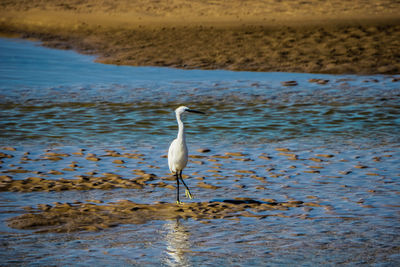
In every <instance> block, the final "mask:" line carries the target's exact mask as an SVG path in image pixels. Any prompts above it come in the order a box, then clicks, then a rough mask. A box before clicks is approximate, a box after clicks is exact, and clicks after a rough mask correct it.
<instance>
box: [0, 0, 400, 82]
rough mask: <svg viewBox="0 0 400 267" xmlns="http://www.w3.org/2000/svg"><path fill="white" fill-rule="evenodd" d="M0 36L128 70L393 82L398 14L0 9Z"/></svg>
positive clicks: (220, 5)
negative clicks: (350, 76)
mask: <svg viewBox="0 0 400 267" xmlns="http://www.w3.org/2000/svg"><path fill="white" fill-rule="evenodd" d="M0 7H1V10H0V17H1V20H0V32H1V33H2V34H3V35H9V36H10V35H13V36H19V37H24V38H34V39H39V40H42V41H43V42H44V45H46V46H50V47H56V48H63V49H75V50H77V51H79V52H82V53H87V54H96V55H98V56H99V57H98V61H99V62H103V63H109V64H122V65H135V66H139V65H140V66H169V67H176V68H188V69H193V68H201V69H229V70H247V71H288V72H314V73H358V74H373V73H385V74H397V73H399V72H400V38H399V35H398V33H399V32H400V16H399V15H398V14H400V4H399V3H398V1H393V0H380V1H367V2H365V1H351V3H348V2H347V1H317V0H310V1H246V2H243V1H222V0H221V1H201V2H196V1H195V2H190V1H182V0H173V1H161V2H158V3H157V2H148V1H127V0H126V1H124V0H123V1H118V2H113V1H98V0H91V1H85V2H80V1H73V0H67V1H40V2H36V1H35V2H29V1H28V2H14V1H9V2H6V1H2V2H1V3H0Z"/></svg>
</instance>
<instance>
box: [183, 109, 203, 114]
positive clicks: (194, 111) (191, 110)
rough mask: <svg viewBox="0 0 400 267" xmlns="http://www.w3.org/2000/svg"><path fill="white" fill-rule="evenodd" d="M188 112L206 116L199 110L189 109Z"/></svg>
mask: <svg viewBox="0 0 400 267" xmlns="http://www.w3.org/2000/svg"><path fill="white" fill-rule="evenodd" d="M186 111H188V112H193V113H199V114H206V113H204V112H203V111H198V110H194V109H187V110H186Z"/></svg>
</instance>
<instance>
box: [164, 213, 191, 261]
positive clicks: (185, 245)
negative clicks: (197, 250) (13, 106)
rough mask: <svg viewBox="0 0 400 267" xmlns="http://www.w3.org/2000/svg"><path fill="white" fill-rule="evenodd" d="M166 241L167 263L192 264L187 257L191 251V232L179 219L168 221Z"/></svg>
mask: <svg viewBox="0 0 400 267" xmlns="http://www.w3.org/2000/svg"><path fill="white" fill-rule="evenodd" d="M164 228H165V230H166V235H165V241H166V244H167V248H166V257H165V259H164V261H165V264H167V265H168V266H191V264H190V261H189V259H188V257H187V252H189V251H190V247H191V244H190V233H189V232H188V231H187V229H186V227H185V226H184V225H183V224H181V223H180V222H179V219H176V220H174V221H167V223H166V224H165V225H164Z"/></svg>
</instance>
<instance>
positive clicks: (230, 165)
mask: <svg viewBox="0 0 400 267" xmlns="http://www.w3.org/2000/svg"><path fill="white" fill-rule="evenodd" d="M21 149H22V148H20V147H19V148H14V147H2V148H1V151H2V152H1V153H0V158H1V164H2V166H3V168H2V170H1V175H0V190H1V191H3V192H6V191H10V192H24V193H29V192H34V193H33V194H41V192H42V193H43V192H44V193H45V192H49V193H52V192H58V193H57V194H60V192H67V191H83V192H84V195H85V196H90V193H89V191H96V190H97V191H99V190H100V191H105V192H112V191H111V190H118V189H129V190H128V191H129V192H130V194H132V195H136V194H139V192H143V191H148V192H150V193H151V194H157V193H155V192H158V193H161V194H162V195H163V196H165V195H166V194H167V196H168V198H170V199H171V201H170V202H169V201H167V202H165V201H153V203H151V202H150V203H149V201H147V200H145V201H144V203H136V202H134V201H131V200H128V199H124V198H122V199H119V200H118V201H115V199H114V200H113V201H108V200H107V198H105V199H104V200H102V199H86V200H85V201H82V200H73V201H67V202H65V201H63V202H54V203H43V202H39V204H37V205H30V206H26V207H24V210H25V211H24V212H22V214H21V215H19V216H16V217H12V218H10V219H9V220H8V225H9V226H10V227H12V228H16V229H31V230H35V231H37V232H75V231H99V230H102V229H106V228H110V227H115V226H118V225H121V224H145V223H147V222H149V221H152V220H172V219H178V218H182V219H189V218H191V219H194V220H196V221H200V222H203V223H208V222H209V221H210V220H214V219H228V220H240V218H243V217H252V218H255V219H260V220H261V219H265V218H267V217H271V216H273V217H274V216H278V217H282V218H290V219H295V220H305V219H309V220H313V219H317V218H323V217H325V216H334V217H335V216H339V217H340V218H342V216H345V217H343V219H346V218H347V219H351V218H353V217H354V218H353V219H357V218H358V215H357V213H352V215H351V216H350V217H346V216H348V215H345V214H344V213H343V210H342V209H343V208H342V207H340V206H341V205H342V204H341V203H340V202H342V200H341V201H338V200H328V198H330V197H327V196H325V194H328V195H329V193H321V194H322V195H324V196H322V195H318V193H317V194H316V195H311V194H308V195H303V194H300V195H298V196H296V195H297V194H296V193H293V192H295V191H298V190H300V191H301V190H302V189H301V188H302V187H303V186H305V185H301V184H302V183H303V182H305V181H307V180H309V179H310V182H311V185H312V187H314V186H316V185H317V187H318V184H320V185H321V186H323V185H325V186H327V187H329V186H332V185H335V186H337V188H336V189H335V190H340V191H343V190H345V191H348V192H349V194H345V195H349V197H343V199H345V200H347V201H349V202H350V203H353V204H352V205H354V203H356V205H359V207H361V208H362V209H365V212H367V213H369V212H368V211H370V212H373V211H374V210H376V209H377V208H378V207H380V206H384V205H385V203H381V202H380V200H379V195H380V194H381V193H380V191H381V190H382V189H378V188H377V187H374V186H371V184H369V185H367V187H366V188H363V189H360V190H361V191H364V192H363V195H365V196H363V197H362V198H360V196H361V195H360V192H358V193H357V191H359V190H358V189H356V188H358V186H357V185H351V180H347V179H346V177H349V176H353V177H354V176H355V177H364V178H363V179H366V180H368V181H369V180H371V181H372V180H375V179H377V180H378V181H379V180H385V181H386V180H388V181H387V182H390V181H389V180H390V179H388V178H385V174H384V173H385V172H386V171H387V169H385V168H387V167H388V166H391V165H390V164H391V162H392V161H393V160H396V159H395V156H393V153H391V152H375V153H374V154H372V155H370V156H368V157H367V158H365V159H364V160H361V159H360V157H359V156H354V155H352V153H350V155H346V154H347V153H348V152H345V151H344V152H339V151H338V150H330V149H323V150H321V149H319V150H316V151H319V152H316V151H315V152H313V151H310V152H311V153H309V152H306V151H304V150H303V149H301V150H297V149H294V150H293V149H292V148H290V147H275V148H274V149H273V150H270V151H269V152H268V153H260V154H255V155H254V154H252V155H249V154H247V153H243V152H239V151H231V152H221V151H220V152H217V151H212V150H211V151H210V150H209V149H197V152H193V154H192V155H191V156H190V162H189V164H190V165H192V168H193V167H194V168H195V170H192V171H191V172H190V173H188V175H184V178H185V179H187V182H188V183H189V185H190V187H191V188H192V190H194V192H200V194H201V195H203V197H201V196H200V197H199V198H195V199H193V200H189V199H187V200H184V202H185V203H183V204H180V205H178V204H176V203H174V202H173V199H174V194H175V190H176V188H175V179H174V177H173V176H170V175H167V174H166V173H164V171H163V170H161V169H160V167H157V166H153V165H149V163H148V162H147V158H148V155H146V154H147V153H137V152H135V153H128V152H124V151H116V150H109V149H105V150H104V151H103V152H104V153H102V155H95V154H93V153H91V151H86V149H78V150H77V151H76V152H72V153H71V152H70V151H62V150H60V149H56V150H55V151H52V150H50V149H46V150H45V152H43V153H40V154H38V153H35V152H33V151H32V152H33V153H31V152H29V151H25V152H24V151H22V150H21ZM61 149H62V148H61ZM305 152H306V153H308V155H307V154H305ZM151 154H153V153H151ZM349 156H350V157H349ZM165 157H166V155H161V156H160V160H161V161H163V160H165ZM91 162H93V163H94V164H95V166H96V168H97V169H113V173H98V172H97V171H93V169H92V168H93V166H92V164H91ZM277 163H279V164H277ZM338 164H339V165H338ZM387 164H389V165H387ZM132 165H135V166H136V169H133V170H132ZM237 165H238V166H240V168H239V167H238V166H237ZM196 166H197V167H196ZM235 166H236V167H235ZM338 166H341V167H339V168H338ZM392 166H393V165H392ZM200 169H201V170H202V171H199V170H200ZM153 172H154V173H153ZM199 172H200V173H199ZM160 173H161V174H162V175H160ZM201 173H203V174H201ZM203 175H204V176H203ZM389 175H390V174H389ZM69 177H73V178H69ZM368 177H370V178H368ZM303 179H304V181H303ZM246 181H248V182H246ZM249 181H251V182H249ZM306 183H309V182H308V181H307V182H306ZM368 183H369V182H368ZM275 184H276V185H279V189H278V190H280V191H282V190H283V191H288V192H292V193H287V194H288V195H291V196H290V197H289V196H287V200H285V201H282V200H276V199H273V198H266V196H268V195H271V188H273V187H274V186H275ZM309 186H310V185H309ZM236 191H238V192H241V194H239V195H244V196H241V197H239V196H238V195H237V193H235V192H236ZM250 191H252V192H253V193H249V192H250ZM245 192H247V193H245ZM343 192H344V191H343ZM221 193H222V194H221ZM104 194H107V193H104ZM114 194H118V193H114ZM205 195H208V196H210V195H215V196H216V197H217V198H216V199H211V200H205V199H204V196H205ZM221 195H223V196H224V197H225V198H218V196H221ZM246 195H254V196H258V198H257V197H256V198H248V197H245V196H246ZM272 195H274V194H272ZM262 196H264V197H262ZM103 198H104V196H103ZM316 214H318V215H316Z"/></svg>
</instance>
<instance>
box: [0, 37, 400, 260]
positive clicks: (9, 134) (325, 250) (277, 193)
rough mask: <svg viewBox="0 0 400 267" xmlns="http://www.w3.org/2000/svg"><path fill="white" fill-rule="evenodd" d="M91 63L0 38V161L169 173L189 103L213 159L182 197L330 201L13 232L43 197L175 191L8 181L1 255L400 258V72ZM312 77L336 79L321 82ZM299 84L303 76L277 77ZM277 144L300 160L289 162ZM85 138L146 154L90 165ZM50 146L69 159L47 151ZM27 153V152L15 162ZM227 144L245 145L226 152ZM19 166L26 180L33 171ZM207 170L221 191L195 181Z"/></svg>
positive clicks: (191, 141)
mask: <svg viewBox="0 0 400 267" xmlns="http://www.w3.org/2000/svg"><path fill="white" fill-rule="evenodd" d="M93 60H94V58H93V57H89V56H82V55H79V54H76V53H74V52H71V51H59V50H52V49H47V48H43V47H41V46H39V45H38V44H37V43H33V42H27V41H21V40H13V39H0V129H1V131H0V138H1V139H0V146H1V147H3V148H7V147H13V148H15V149H16V151H10V150H7V149H3V150H1V152H3V153H6V154H9V155H12V156H13V157H12V158H4V159H2V163H1V169H0V171H2V172H3V173H4V174H6V173H7V170H9V169H15V168H23V169H28V170H31V171H38V172H42V173H48V172H49V171H50V170H62V169H63V168H65V167H66V166H67V165H68V164H70V163H71V162H76V163H77V164H78V165H79V166H80V168H79V169H78V170H75V171H69V172H67V171H63V174H62V175H50V177H48V178H49V179H59V178H68V179H71V178H74V177H75V176H76V175H82V174H83V173H85V172H88V171H97V172H99V173H104V172H106V173H118V174H120V175H121V176H123V177H125V178H130V177H132V176H133V174H132V170H133V169H139V168H140V169H142V170H145V171H147V172H151V173H154V174H156V175H157V176H158V177H160V179H163V177H166V176H168V168H167V163H166V159H165V157H163V156H165V154H166V151H167V149H168V146H169V143H170V141H172V139H173V138H174V137H175V135H176V131H177V125H176V121H175V117H174V113H173V110H174V109H175V108H176V107H177V106H179V105H182V104H184V105H187V106H190V107H192V108H196V109H198V110H202V111H205V112H206V113H207V114H206V115H205V116H201V115H191V114H190V115H188V116H186V117H185V118H184V121H185V125H186V130H187V138H188V146H189V149H190V153H191V154H192V155H205V156H206V157H205V158H203V159H201V160H196V159H192V160H191V161H190V162H189V164H188V167H187V169H185V173H186V174H187V175H189V176H190V177H189V178H188V179H187V183H188V184H189V186H190V187H191V188H192V191H193V193H194V195H195V196H196V198H195V199H194V200H185V201H212V200H223V199H233V198H237V197H248V198H252V199H256V200H260V199H267V198H268V199H269V198H273V199H276V200H278V201H287V200H301V201H304V202H306V201H310V200H313V201H314V202H317V203H319V204H321V207H313V208H310V207H303V208H296V209H289V210H288V211H284V212H282V211H280V212H279V214H278V213H276V214H271V215H274V216H271V217H266V218H264V219H257V218H252V217H240V218H236V219H233V220H232V219H230V220H227V219H226V220H223V219H218V220H210V221H196V220H192V219H189V220H179V219H177V220H176V221H151V222H148V223H147V224H145V225H119V226H117V227H115V228H110V229H105V230H102V231H99V232H95V233H93V232H77V233H68V234H39V233H35V232H34V231H32V230H15V229H11V228H9V227H8V226H7V219H8V218H11V217H14V216H17V215H19V214H22V213H24V212H25V211H24V209H23V207H25V206H35V205H37V204H42V203H48V204H51V203H53V202H73V201H87V200H93V199H97V200H102V201H104V202H105V203H107V202H112V201H116V200H120V199H129V200H131V201H134V202H139V203H153V202H155V201H168V202H171V201H173V200H174V198H175V191H174V190H171V189H168V188H162V189H160V188H153V187H151V188H150V187H149V188H144V189H142V190H136V189H132V190H124V189H118V190H105V191H103V190H90V191H63V192H31V193H16V192H0V211H1V214H0V219H1V225H0V230H1V233H2V234H1V243H0V245H1V247H2V248H1V250H0V263H1V264H5V265H7V264H18V265H25V264H32V265H85V266H87V265H135V264H138V265H140V264H142V265H144V264H152V265H165V266H199V265H202V266H203V265H211V266H221V265H229V266H232V265H235V264H237V265H242V266H244V265H246V266H249V265H259V266H266V265H281V264H286V265H326V264H331V265H336V264H351V265H357V264H376V265H379V266H389V265H394V264H396V263H397V264H399V263H400V237H399V230H400V227H399V219H400V213H399V212H400V209H399V207H400V195H399V194H400V191H399V178H400V172H399V169H400V160H399V156H400V150H399V141H400V135H399V133H400V116H399V114H400V109H399V108H400V101H399V96H400V81H399V82H396V81H395V79H394V78H395V77H396V76H382V75H375V76H355V75H340V76H335V75H320V74H318V75H317V74H296V73H252V72H229V71H200V70H176V69H169V68H152V67H124V66H112V65H102V64H98V63H94V62H93ZM312 78H318V79H325V80H329V82H328V83H326V84H323V85H322V84H317V83H311V82H309V79H312ZM397 78H398V76H397ZM289 80H295V81H297V83H298V85H297V86H283V85H282V84H281V82H284V81H289ZM199 148H209V149H211V151H210V152H208V153H207V154H202V153H200V152H196V149H199ZM277 148H278V150H276V149H277ZM279 148H287V149H289V150H290V153H294V154H296V155H297V156H298V158H297V159H296V160H293V159H290V158H288V156H287V155H285V153H284V152H282V150H280V149H279ZM79 149H84V150H85V153H94V154H96V155H104V154H105V153H106V152H105V150H107V149H112V150H116V151H119V152H121V153H122V152H135V153H141V154H143V156H142V158H141V160H135V159H130V160H126V159H125V160H126V162H125V164H124V166H122V167H121V166H117V165H116V164H114V163H113V162H112V160H113V159H110V158H102V160H101V161H99V162H91V161H87V160H85V158H84V157H78V156H73V154H72V153H73V152H76V151H78V150H79ZM47 151H57V152H63V153H68V154H69V155H71V156H70V157H66V158H64V159H62V160H60V161H54V162H53V161H50V162H49V161H43V160H40V159H41V158H42V157H43V155H44V154H45V152H47ZM25 152H29V157H30V159H31V160H29V161H23V160H21V158H22V157H24V154H25ZM226 152H241V153H243V154H244V155H245V156H243V157H239V158H237V157H225V158H224V157H221V156H224V155H225V153H226ZM321 154H322V155H330V156H329V157H324V156H321ZM318 155H320V156H318ZM266 158H269V159H266ZM316 158H319V159H321V161H316ZM246 170H247V171H252V172H253V174H255V175H257V176H261V177H264V178H265V180H260V179H255V178H254V177H251V175H249V174H246V172H245V171H246ZM310 170H317V171H315V172H310ZM12 176H13V179H25V178H27V177H30V176H32V174H31V173H15V174H12ZM199 180H201V181H205V182H207V183H208V184H211V185H215V186H217V187H218V188H217V189H212V190H211V189H206V188H199V187H196V184H197V183H198V182H199ZM165 182H166V183H171V184H172V185H173V184H174V182H173V181H168V180H166V181H165ZM270 213H273V212H270ZM275 215H276V216H275Z"/></svg>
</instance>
